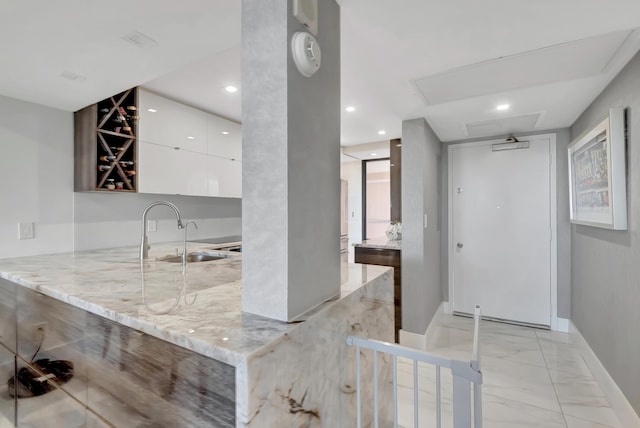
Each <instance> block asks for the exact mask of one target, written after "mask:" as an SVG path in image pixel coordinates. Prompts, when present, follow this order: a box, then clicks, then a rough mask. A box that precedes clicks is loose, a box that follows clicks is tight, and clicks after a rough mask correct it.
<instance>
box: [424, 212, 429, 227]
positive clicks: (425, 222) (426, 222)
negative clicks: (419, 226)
mask: <svg viewBox="0 0 640 428" xmlns="http://www.w3.org/2000/svg"><path fill="white" fill-rule="evenodd" d="M428 224H429V222H428V221H427V214H425V215H424V228H425V229H426V228H427V225H428Z"/></svg>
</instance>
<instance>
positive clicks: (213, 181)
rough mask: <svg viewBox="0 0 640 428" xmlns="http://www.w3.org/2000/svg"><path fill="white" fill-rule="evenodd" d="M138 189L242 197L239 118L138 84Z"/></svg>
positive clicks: (152, 191) (155, 191) (141, 190)
mask: <svg viewBox="0 0 640 428" xmlns="http://www.w3.org/2000/svg"><path fill="white" fill-rule="evenodd" d="M138 99H139V111H140V113H139V114H140V125H139V129H138V139H139V141H140V143H139V146H140V149H139V150H140V152H139V153H140V155H139V164H140V165H139V169H140V177H139V191H140V192H143V193H168V194H180V195H194V196H218V197H225V198H240V197H242V163H241V159H242V135H241V133H242V130H241V127H240V125H239V124H238V123H235V122H232V121H230V120H227V119H223V118H221V117H218V116H215V115H212V114H209V113H205V112H203V111H201V110H198V109H195V108H193V107H189V106H186V105H184V104H181V103H179V102H177V101H173V100H170V99H168V98H165V97H162V96H160V95H157V94H154V93H153V92H149V91H147V90H144V89H142V88H139V89H138Z"/></svg>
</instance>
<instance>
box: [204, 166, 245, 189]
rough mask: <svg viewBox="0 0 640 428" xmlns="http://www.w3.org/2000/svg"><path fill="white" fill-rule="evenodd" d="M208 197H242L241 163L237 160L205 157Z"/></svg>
mask: <svg viewBox="0 0 640 428" xmlns="http://www.w3.org/2000/svg"><path fill="white" fill-rule="evenodd" d="M207 157H208V159H207V174H208V187H209V196H221V197H225V198H241V197H242V163H241V162H240V161H237V160H230V159H224V158H219V157H215V156H207Z"/></svg>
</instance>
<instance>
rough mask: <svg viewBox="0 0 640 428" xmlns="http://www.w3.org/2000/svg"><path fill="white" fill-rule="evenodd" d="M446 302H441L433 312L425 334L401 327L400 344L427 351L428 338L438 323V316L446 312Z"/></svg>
mask: <svg viewBox="0 0 640 428" xmlns="http://www.w3.org/2000/svg"><path fill="white" fill-rule="evenodd" d="M446 304H447V302H441V303H440V306H438V309H437V310H436V313H435V314H433V317H431V321H429V325H428V326H427V329H426V330H425V331H424V334H418V333H412V332H410V331H406V330H402V329H400V337H399V339H400V344H401V345H402V346H408V347H409V348H415V349H420V350H422V351H426V350H427V338H428V337H429V334H431V333H432V332H433V329H434V326H435V324H436V323H435V320H436V318H438V316H439V315H441V314H443V313H446V312H445V305H446Z"/></svg>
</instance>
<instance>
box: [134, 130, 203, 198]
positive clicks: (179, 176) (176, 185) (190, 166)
mask: <svg viewBox="0 0 640 428" xmlns="http://www.w3.org/2000/svg"><path fill="white" fill-rule="evenodd" d="M139 158H140V160H139V165H138V171H139V172H138V173H139V177H138V187H139V192H140V193H163V194H170V195H173V194H179V195H195V196H206V195H207V155H204V154H202V153H194V152H190V151H187V150H175V149H173V148H170V147H165V146H161V145H157V144H150V143H145V142H140V145H139Z"/></svg>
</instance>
